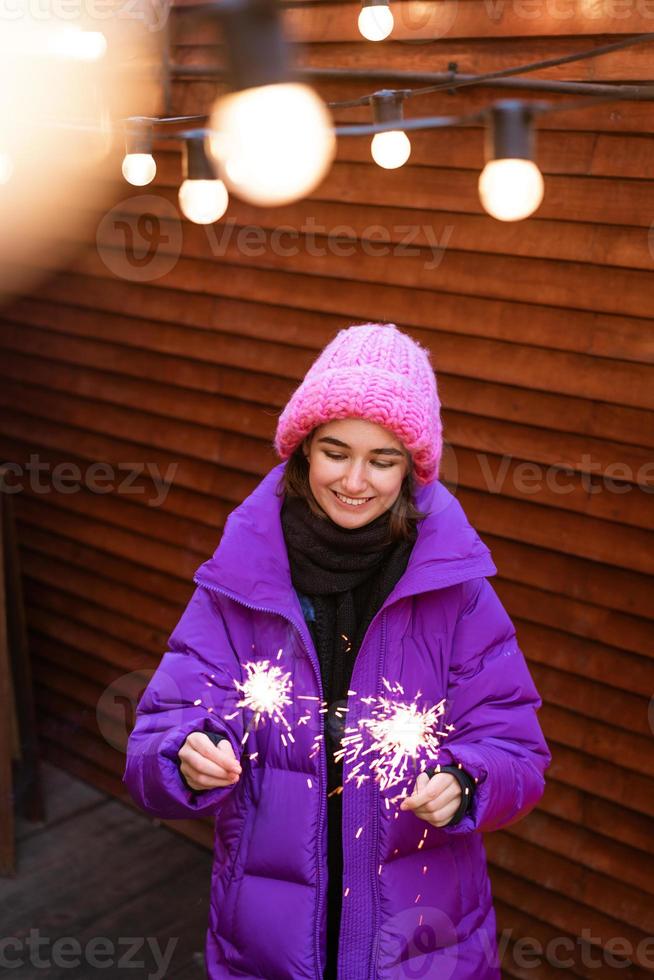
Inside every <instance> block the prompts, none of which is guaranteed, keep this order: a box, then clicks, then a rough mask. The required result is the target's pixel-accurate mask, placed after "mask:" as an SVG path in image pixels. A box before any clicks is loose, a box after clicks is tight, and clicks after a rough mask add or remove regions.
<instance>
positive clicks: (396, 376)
mask: <svg viewBox="0 0 654 980" xmlns="http://www.w3.org/2000/svg"><path fill="white" fill-rule="evenodd" d="M440 407H441V406H440V401H439V398H438V390H437V387H436V377H435V375H434V370H433V368H432V365H431V357H430V353H429V351H428V350H427V349H426V348H424V347H421V346H420V344H418V342H417V341H415V340H413V339H412V338H411V337H409V336H408V335H407V334H405V333H402V332H401V331H400V330H398V329H397V327H396V326H395V324H394V323H364V324H361V325H360V326H353V327H347V328H346V329H343V330H339V332H338V333H337V335H336V336H335V337H334V339H333V340H332V341H330V343H329V344H327V346H326V347H325V348H324V350H322V351H321V353H320V354H319V355H318V357H317V359H316V360H315V361H314V362H313V364H312V365H311V367H310V368H309V370H308V371H307V373H306V374H305V376H304V379H303V381H302V382H301V384H300V385H299V387H298V388H296V390H295V391H294V392H293V394H292V395H291V398H290V400H289V402H288V404H287V405H286V407H285V408H284V410H283V411H282V413H281V415H280V417H279V421H278V423H277V432H276V434H275V449H276V450H277V453H278V454H279V456H280V457H281V459H282V460H284V459H288V457H289V456H290V455H291V454H292V453H293V452H294V450H295V449H296V448H297V447H298V446H299V444H300V443H301V442H302V440H303V439H304V438H305V436H307V435H309V433H310V432H311V431H312V430H313V429H314V428H315V427H316V426H318V425H323V424H324V423H325V422H330V421H332V420H333V419H344V418H362V419H368V420H369V421H370V422H376V423H377V424H378V425H381V426H383V427H384V428H386V429H389V430H390V431H391V432H392V433H393V434H394V435H395V436H396V437H397V438H398V439H399V440H400V441H401V442H402V443H404V446H405V448H406V449H407V450H408V451H409V452H410V453H411V456H412V457H413V462H414V467H415V476H416V482H417V483H418V484H424V483H429V482H431V481H432V480H434V479H436V478H437V477H438V466H439V463H440V458H441V452H442V449H443V436H442V424H441V416H440Z"/></svg>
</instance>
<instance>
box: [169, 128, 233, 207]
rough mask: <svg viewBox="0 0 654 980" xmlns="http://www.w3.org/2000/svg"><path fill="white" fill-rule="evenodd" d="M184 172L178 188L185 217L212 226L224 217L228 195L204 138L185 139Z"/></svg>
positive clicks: (180, 204)
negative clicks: (208, 152)
mask: <svg viewBox="0 0 654 980" xmlns="http://www.w3.org/2000/svg"><path fill="white" fill-rule="evenodd" d="M182 173H183V175H184V182H183V183H182V185H181V187H180V189H179V206H180V208H181V210H182V214H184V215H185V216H186V217H187V218H188V219H189V221H192V222H193V223H194V224H196V225H210V224H213V222H214V221H218V219H219V218H222V216H223V215H224V213H225V211H226V210H227V205H228V204H229V195H228V193H227V188H226V187H225V185H224V184H223V182H222V180H218V178H217V177H216V172H215V170H214V167H213V164H212V163H211V161H210V160H209V157H208V156H207V154H206V151H205V148H204V136H193V137H190V138H189V139H187V140H185V142H184V156H183V159H182Z"/></svg>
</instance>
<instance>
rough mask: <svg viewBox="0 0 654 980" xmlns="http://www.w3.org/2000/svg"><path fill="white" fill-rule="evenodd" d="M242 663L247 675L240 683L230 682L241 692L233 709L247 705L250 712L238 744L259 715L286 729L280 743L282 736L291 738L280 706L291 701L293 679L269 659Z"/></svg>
mask: <svg viewBox="0 0 654 980" xmlns="http://www.w3.org/2000/svg"><path fill="white" fill-rule="evenodd" d="M280 653H281V651H280ZM243 666H244V669H245V672H246V674H247V677H246V679H245V681H243V682H242V683H241V681H237V680H235V681H234V684H235V686H236V688H237V690H238V691H240V692H241V693H242V694H243V697H242V698H241V699H240V700H239V701H237V702H236V708H249V710H250V711H252V712H253V714H252V718H251V720H250V722H249V723H248V726H247V728H246V730H245V733H244V735H243V738H242V739H241V744H245V742H246V740H247V738H248V736H249V734H250V731H251V730H252V728H253V727H256V726H258V724H259V721H260V720H261V719H262V718H271V719H272V720H273V721H274V722H275V723H277V724H280V723H281V724H282V725H283V727H284V728H285V729H286V735H284V733H282V734H281V738H282V741H283V742H284V744H286V737H288V738H289V739H290V741H294V739H293V735H292V733H291V726H290V724H289V722H288V721H287V719H286V716H285V714H284V709H285V708H286V707H287V706H288V705H290V704H292V700H291V697H290V693H291V690H292V688H293V682H292V680H291V674H290V671H286V672H285V671H283V670H282V668H281V667H279V666H278V665H277V664H271V663H270V661H269V660H258V661H248V663H246V664H244V665H243ZM235 714H236V712H235ZM228 717H229V716H228ZM231 717H234V715H232V716H231Z"/></svg>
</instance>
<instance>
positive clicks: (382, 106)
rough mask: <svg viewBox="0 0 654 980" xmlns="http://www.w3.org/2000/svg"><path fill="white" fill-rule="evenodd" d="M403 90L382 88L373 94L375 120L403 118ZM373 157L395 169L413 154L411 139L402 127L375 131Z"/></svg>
mask: <svg viewBox="0 0 654 980" xmlns="http://www.w3.org/2000/svg"><path fill="white" fill-rule="evenodd" d="M402 100H403V94H402V93H401V92H396V91H393V90H392V89H382V90H381V91H379V92H375V94H374V95H373V96H372V99H371V101H372V111H373V118H374V120H375V122H378V123H379V122H398V121H400V120H401V119H402V116H403V111H402ZM370 152H371V153H372V158H373V160H374V161H375V163H377V164H378V165H379V166H380V167H384V169H386V170H395V169H397V167H401V166H403V164H405V163H406V162H407V160H408V159H409V156H410V155H411V141H410V140H409V137H408V136H407V134H406V133H405V132H404V130H402V129H391V130H389V131H388V132H385V133H375V135H374V136H373V138H372V141H371V143H370Z"/></svg>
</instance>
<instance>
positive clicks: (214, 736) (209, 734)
mask: <svg viewBox="0 0 654 980" xmlns="http://www.w3.org/2000/svg"><path fill="white" fill-rule="evenodd" d="M200 730H201V729H198V731H200ZM202 734H203V735H206V736H207V738H210V739H211V741H212V742H213V744H214V745H218V743H219V742H222V741H225V740H227V741H229V739H228V738H227V736H226V735H221V734H220V733H218V734H217V733H216V732H202ZM187 738H188V735H187ZM175 763H176V765H177V770H178V772H179V778H180V779H181V780H182V782H183V783H184V785H185V786H186V788H187V789H189V790H190V791H191V792H192V793H198V792H200V790H197V789H193V787H192V786H189V784H188V783H187V782H186V779H185V778H184V773H183V772H182V770H181V765H182V760H181V759H180V758H179V756H177V757H176V759H175Z"/></svg>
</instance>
